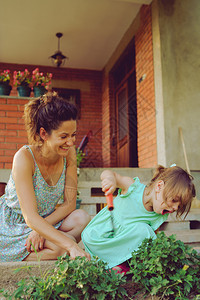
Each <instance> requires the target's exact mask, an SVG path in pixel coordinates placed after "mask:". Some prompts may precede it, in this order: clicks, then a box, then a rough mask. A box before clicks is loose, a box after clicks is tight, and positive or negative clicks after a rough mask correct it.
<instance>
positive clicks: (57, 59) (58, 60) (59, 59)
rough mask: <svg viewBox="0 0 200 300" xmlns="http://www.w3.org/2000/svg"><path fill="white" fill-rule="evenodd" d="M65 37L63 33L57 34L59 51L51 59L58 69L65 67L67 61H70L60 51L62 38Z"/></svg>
mask: <svg viewBox="0 0 200 300" xmlns="http://www.w3.org/2000/svg"><path fill="white" fill-rule="evenodd" d="M62 36H63V34H62V33H61V32H57V33H56V37H57V38H58V50H57V51H56V52H55V54H53V55H51V56H50V57H49V58H51V61H52V63H53V65H55V66H56V67H58V68H59V67H61V66H64V64H65V60H66V59H69V58H68V57H67V56H65V55H63V54H62V52H61V51H60V38H61V37H62Z"/></svg>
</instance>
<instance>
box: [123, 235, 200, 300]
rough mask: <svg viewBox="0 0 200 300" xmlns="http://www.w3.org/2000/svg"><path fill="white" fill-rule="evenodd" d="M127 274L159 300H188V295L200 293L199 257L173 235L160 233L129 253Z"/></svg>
mask: <svg viewBox="0 0 200 300" xmlns="http://www.w3.org/2000/svg"><path fill="white" fill-rule="evenodd" d="M129 274H131V276H132V281H133V282H134V283H138V284H139V285H140V287H141V289H142V290H144V291H145V292H146V293H150V294H151V295H157V296H161V299H168V298H169V299H188V297H187V296H188V295H189V294H190V293H191V292H194V293H195V294H196V295H197V294H199V292H200V281H199V278H200V255H199V254H198V253H197V251H195V250H194V249H192V248H191V247H189V246H187V245H185V244H184V243H183V242H182V241H180V240H176V238H175V235H171V236H169V237H167V236H166V235H165V234H164V232H160V233H158V234H157V239H155V240H153V239H152V238H150V239H145V240H144V241H143V242H142V244H141V245H140V247H139V249H138V250H137V251H134V252H133V253H132V258H131V260H130V271H129Z"/></svg>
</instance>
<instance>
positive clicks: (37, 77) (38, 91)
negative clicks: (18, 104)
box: [32, 68, 52, 97]
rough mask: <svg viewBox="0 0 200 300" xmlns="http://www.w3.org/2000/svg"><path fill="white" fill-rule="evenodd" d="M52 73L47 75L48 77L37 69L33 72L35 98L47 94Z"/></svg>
mask: <svg viewBox="0 0 200 300" xmlns="http://www.w3.org/2000/svg"><path fill="white" fill-rule="evenodd" d="M51 79H52V73H47V74H46V76H45V75H44V74H43V73H40V72H39V69H38V68H36V69H35V70H33V72H32V84H33V92H34V96H35V97H40V96H41V95H43V94H45V93H46V92H47V90H48V88H49V86H50V84H51Z"/></svg>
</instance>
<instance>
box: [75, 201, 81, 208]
mask: <svg viewBox="0 0 200 300" xmlns="http://www.w3.org/2000/svg"><path fill="white" fill-rule="evenodd" d="M81 201H82V200H81V199H76V209H79V208H80V205H81Z"/></svg>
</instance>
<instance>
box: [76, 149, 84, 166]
mask: <svg viewBox="0 0 200 300" xmlns="http://www.w3.org/2000/svg"><path fill="white" fill-rule="evenodd" d="M76 157H77V168H79V167H80V164H81V162H82V160H83V159H84V157H85V153H84V152H83V151H82V150H80V149H79V148H77V149H76Z"/></svg>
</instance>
